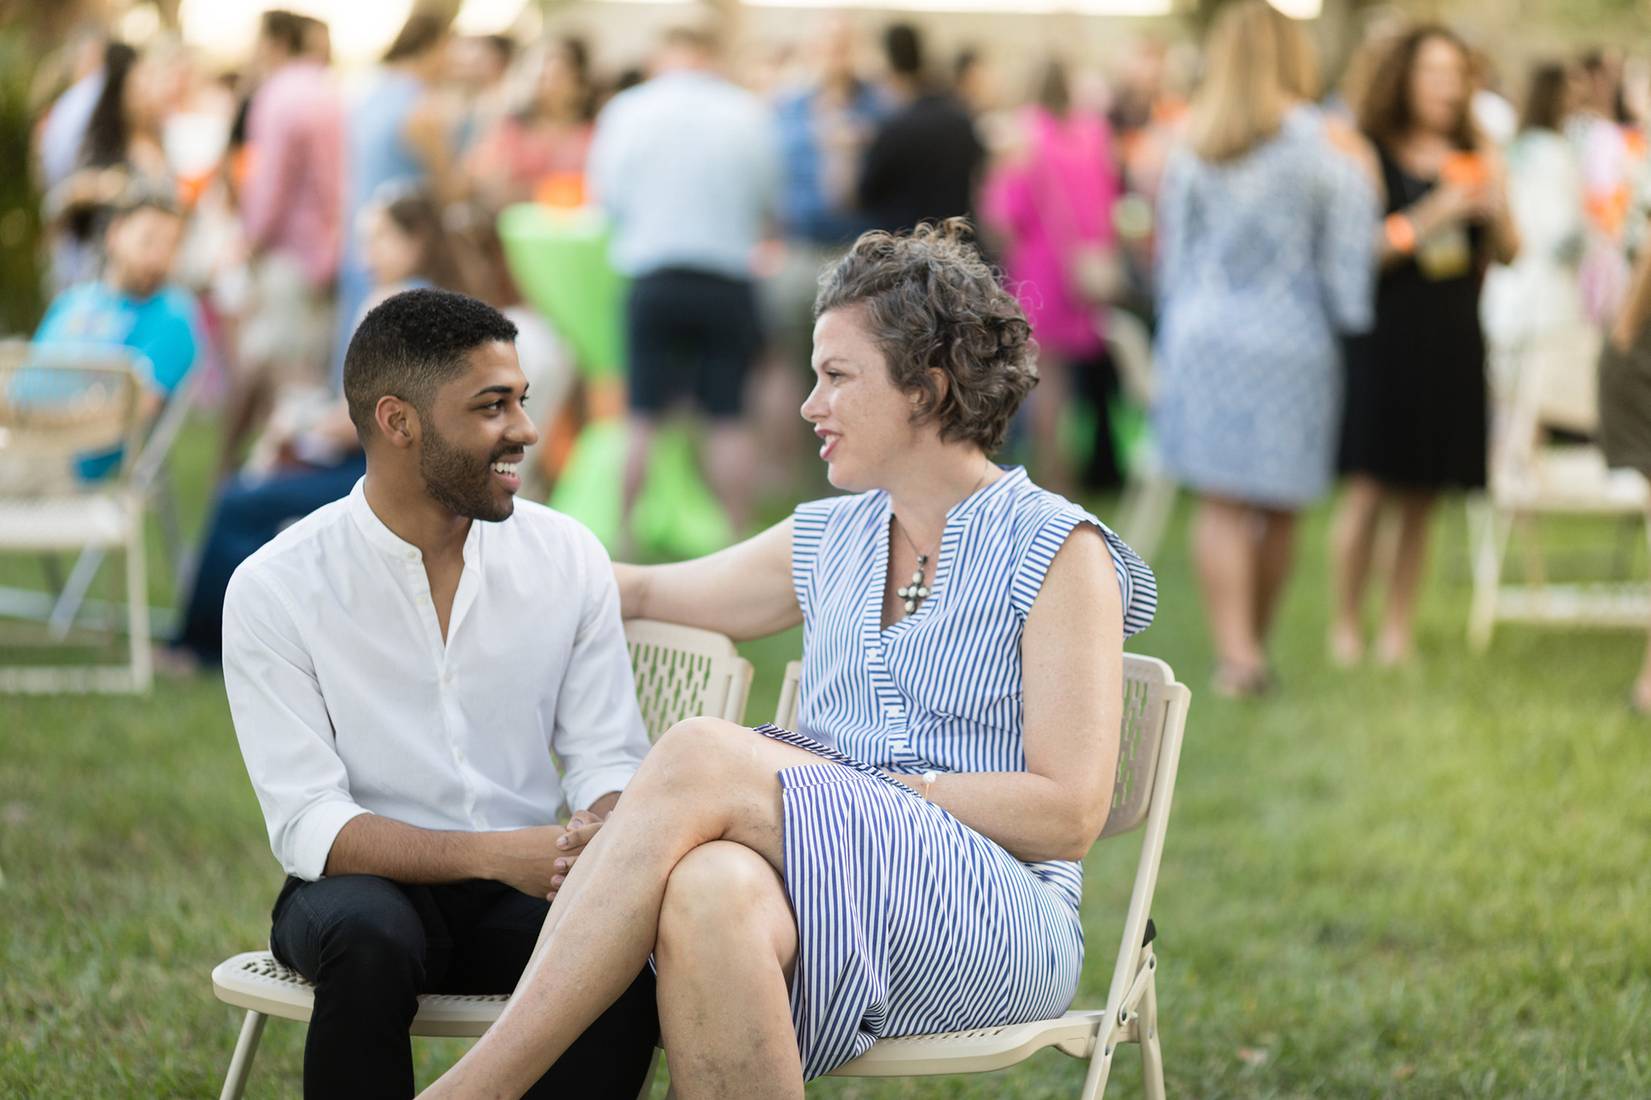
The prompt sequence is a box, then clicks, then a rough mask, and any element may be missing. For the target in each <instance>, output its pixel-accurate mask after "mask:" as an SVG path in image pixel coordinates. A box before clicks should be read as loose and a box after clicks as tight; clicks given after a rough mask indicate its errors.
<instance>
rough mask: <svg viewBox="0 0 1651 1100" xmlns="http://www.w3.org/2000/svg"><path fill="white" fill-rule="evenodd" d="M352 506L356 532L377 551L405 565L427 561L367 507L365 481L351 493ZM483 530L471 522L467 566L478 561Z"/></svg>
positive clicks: (465, 545)
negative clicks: (406, 562)
mask: <svg viewBox="0 0 1651 1100" xmlns="http://www.w3.org/2000/svg"><path fill="white" fill-rule="evenodd" d="M349 502H350V503H349V509H350V518H351V519H353V520H354V521H355V526H356V529H357V530H359V531H360V532H361V533H362V535H363V536H365V537H366V539H367V541H368V542H369V543H371V544H372V545H373V547H374V548H375V549H377V550H379V551H380V552H382V553H385V554H388V555H390V556H391V557H393V558H399V559H401V560H403V561H422V560H423V558H424V552H423V551H421V550H420V549H419V548H418V547H416V546H414V545H413V544H412V543H410V542H408V541H407V540H406V539H404V538H402V537H401V536H400V535H398V534H396V533H395V532H394V531H392V530H390V529H389V527H387V526H385V524H384V521H383V520H381V519H379V518H378V513H377V512H375V511H373V506H372V505H371V504H368V503H367V479H366V478H365V477H363V478H361V479H360V480H359V481H357V482H356V483H355V488H354V489H351V490H350V496H349ZM482 526H483V524H482V521H481V520H479V519H473V520H471V521H470V531H469V533H468V534H466V535H465V536H464V563H465V565H467V566H468V565H470V564H472V563H473V562H475V561H476V560H477V559H476V553H477V551H478V550H479V548H480V547H479V543H480V541H481V528H482Z"/></svg>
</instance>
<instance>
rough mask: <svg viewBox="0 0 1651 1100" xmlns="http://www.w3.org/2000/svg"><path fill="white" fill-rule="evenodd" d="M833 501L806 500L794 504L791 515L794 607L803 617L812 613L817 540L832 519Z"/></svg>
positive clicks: (817, 549) (817, 551)
mask: <svg viewBox="0 0 1651 1100" xmlns="http://www.w3.org/2000/svg"><path fill="white" fill-rule="evenodd" d="M832 506H833V501H832V500H831V498H829V497H828V498H827V499H825V500H808V501H804V502H803V503H801V504H799V505H797V507H796V510H795V511H793V512H792V513H791V587H792V590H793V591H795V592H796V594H797V606H798V607H800V608H801V609H802V612H803V618H805V619H806V618H808V617H809V616H810V614H811V612H810V607H811V606H812V604H813V602H814V579H815V576H816V571H815V569H814V563H815V561H816V559H818V557H819V555H820V540H821V539H822V538H824V537H825V529H826V522H827V521H828V520H830V519H831V512H832Z"/></svg>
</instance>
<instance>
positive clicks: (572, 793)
mask: <svg viewBox="0 0 1651 1100" xmlns="http://www.w3.org/2000/svg"><path fill="white" fill-rule="evenodd" d="M636 769H637V765H635V764H614V765H612V766H610V767H606V768H598V769H597V770H595V771H591V772H582V773H580V774H579V775H578V776H577V777H575V776H571V775H564V776H563V777H562V791H563V794H564V796H565V797H566V798H567V800H568V812H569V813H574V812H576V811H579V810H583V809H587V808H588V807H589V806H590V804H591V803H592V802H595V801H596V800H597V799H598V798H601V797H602V796H603V795H605V794H607V793H608V792H609V791H622V790H624V789H625V784H627V783H629V782H630V781H631V776H633V775H635V774H636Z"/></svg>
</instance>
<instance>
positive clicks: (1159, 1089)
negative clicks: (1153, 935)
mask: <svg viewBox="0 0 1651 1100" xmlns="http://www.w3.org/2000/svg"><path fill="white" fill-rule="evenodd" d="M1149 950H1150V949H1149ZM1136 1034H1137V1035H1139V1037H1140V1041H1141V1092H1142V1093H1144V1094H1145V1096H1146V1100H1164V1050H1163V1048H1162V1047H1161V1046H1159V1045H1158V978H1157V975H1156V974H1154V975H1153V976H1152V977H1151V978H1148V979H1147V987H1146V991H1145V992H1144V993H1142V994H1141V1018H1140V1019H1139V1020H1137V1021H1136Z"/></svg>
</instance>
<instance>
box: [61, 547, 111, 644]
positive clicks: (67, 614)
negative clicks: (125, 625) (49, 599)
mask: <svg viewBox="0 0 1651 1100" xmlns="http://www.w3.org/2000/svg"><path fill="white" fill-rule="evenodd" d="M103 558H104V551H103V548H102V547H101V546H89V547H87V548H86V549H84V550H82V551H81V552H80V556H79V557H77V558H76V559H75V565H74V568H73V569H72V570H70V571H69V579H68V580H67V581H66V582H64V585H63V589H62V591H61V592H59V593H58V597H57V602H56V603H55V604H53V605H52V615H51V618H50V619H49V620H48V632H49V636H50V637H51V639H52V641H54V642H61V641H62V640H63V639H64V638H67V637H68V636H69V629H70V628H71V627H73V626H74V624H75V617H76V616H77V615H79V614H80V605H81V604H83V603H85V602H86V594H87V593H88V592H90V591H91V589H92V582H93V581H94V580H96V579H97V571H98V570H99V569H100V568H102V566H103Z"/></svg>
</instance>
